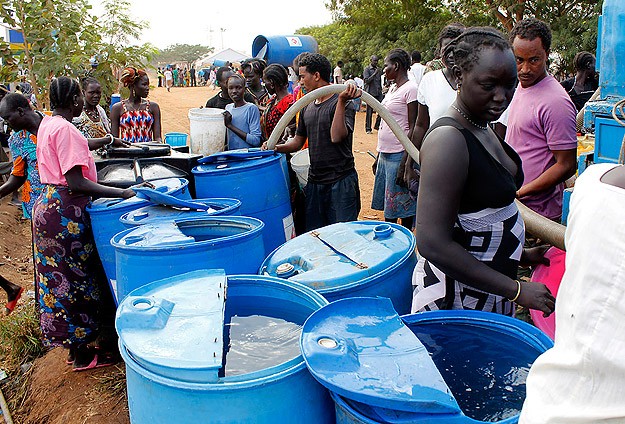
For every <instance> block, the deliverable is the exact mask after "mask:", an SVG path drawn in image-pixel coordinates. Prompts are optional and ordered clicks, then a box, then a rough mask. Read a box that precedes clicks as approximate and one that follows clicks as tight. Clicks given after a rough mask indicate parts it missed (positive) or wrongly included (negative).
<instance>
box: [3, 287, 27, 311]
mask: <svg viewBox="0 0 625 424" xmlns="http://www.w3.org/2000/svg"><path fill="white" fill-rule="evenodd" d="M22 293H24V288H23V287H20V289H19V291H18V292H17V295H16V296H15V298H14V299H13V300H11V301H10V302H7V304H6V305H4V308H5V315H10V314H11V312H13V310H14V309H15V307H16V306H17V301H18V300H20V297H22Z"/></svg>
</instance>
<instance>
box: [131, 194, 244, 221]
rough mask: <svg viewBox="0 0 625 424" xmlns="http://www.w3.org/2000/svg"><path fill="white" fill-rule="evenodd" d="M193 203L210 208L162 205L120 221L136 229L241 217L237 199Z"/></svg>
mask: <svg viewBox="0 0 625 424" xmlns="http://www.w3.org/2000/svg"><path fill="white" fill-rule="evenodd" d="M193 202H196V203H201V204H203V205H206V206H208V207H209V209H207V210H195V209H189V208H173V207H169V206H162V205H150V206H144V207H142V208H139V209H135V210H133V211H130V212H126V213H125V214H123V215H122V216H121V218H119V221H120V222H121V223H122V225H124V227H126V228H134V227H136V226H138V225H143V224H152V223H155V222H158V221H173V220H175V219H180V218H204V217H207V216H237V215H241V212H240V211H239V209H240V208H241V201H239V200H237V199H214V198H213V199H193Z"/></svg>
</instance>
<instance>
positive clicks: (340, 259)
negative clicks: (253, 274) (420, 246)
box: [261, 221, 416, 294]
mask: <svg viewBox="0 0 625 424" xmlns="http://www.w3.org/2000/svg"><path fill="white" fill-rule="evenodd" d="M415 247H416V242H415V238H414V236H413V235H412V233H411V232H410V231H409V230H407V229H406V228H404V227H402V226H401V225H397V224H392V223H385V222H379V221H358V222H341V223H338V224H332V225H328V226H327V227H323V228H320V229H317V230H314V231H310V232H308V233H306V234H302V235H300V236H298V237H295V238H294V239H292V240H289V241H287V242H286V243H285V244H283V245H282V246H281V247H279V248H277V249H276V250H274V251H273V253H271V255H269V256H268V257H267V259H265V261H264V262H263V264H262V265H261V273H264V274H268V275H272V276H276V277H282V278H288V279H289V280H292V281H297V282H298V283H302V284H305V285H307V286H309V287H312V288H314V289H315V290H317V291H318V292H320V293H322V294H323V293H325V292H329V291H332V290H336V289H345V288H346V287H349V286H351V285H358V284H362V282H363V281H365V280H367V279H370V278H378V277H379V276H381V275H382V274H384V273H389V272H391V271H392V270H394V269H395V268H396V267H398V266H401V265H402V264H403V263H404V262H405V261H406V260H407V259H408V258H409V257H410V256H411V255H413V254H414V252H415Z"/></svg>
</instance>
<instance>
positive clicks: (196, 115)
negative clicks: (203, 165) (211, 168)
mask: <svg viewBox="0 0 625 424" xmlns="http://www.w3.org/2000/svg"><path fill="white" fill-rule="evenodd" d="M223 112H224V111H223V110H222V109H214V108H193V109H189V124H190V133H191V143H190V148H191V153H194V154H200V155H203V156H209V155H212V154H213V153H217V152H222V151H223V150H224V148H225V146H226V126H225V125H224V117H223V115H222V113H223Z"/></svg>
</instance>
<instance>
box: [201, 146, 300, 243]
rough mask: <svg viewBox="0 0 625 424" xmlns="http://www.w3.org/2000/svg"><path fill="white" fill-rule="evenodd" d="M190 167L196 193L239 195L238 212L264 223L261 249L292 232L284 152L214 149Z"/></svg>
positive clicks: (289, 237) (217, 195)
mask: <svg viewBox="0 0 625 424" xmlns="http://www.w3.org/2000/svg"><path fill="white" fill-rule="evenodd" d="M200 163H202V164H201V165H198V166H196V167H195V168H193V171H192V172H193V176H194V178H195V192H196V194H197V197H200V198H203V197H233V198H235V199H239V200H240V201H241V203H242V205H241V215H244V216H252V217H254V218H258V219H260V220H261V221H263V222H264V223H265V234H264V237H265V252H266V254H269V253H270V252H271V251H272V250H274V249H275V248H276V247H278V246H280V245H281V244H283V243H284V242H285V241H287V240H290V239H292V238H293V237H294V236H295V227H294V225H293V216H292V214H291V201H290V197H289V180H288V177H287V174H286V172H285V165H286V160H285V158H284V155H281V154H279V153H275V152H273V151H261V150H260V149H243V150H234V151H229V152H223V153H216V154H214V155H211V156H207V157H205V158H203V159H200Z"/></svg>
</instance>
